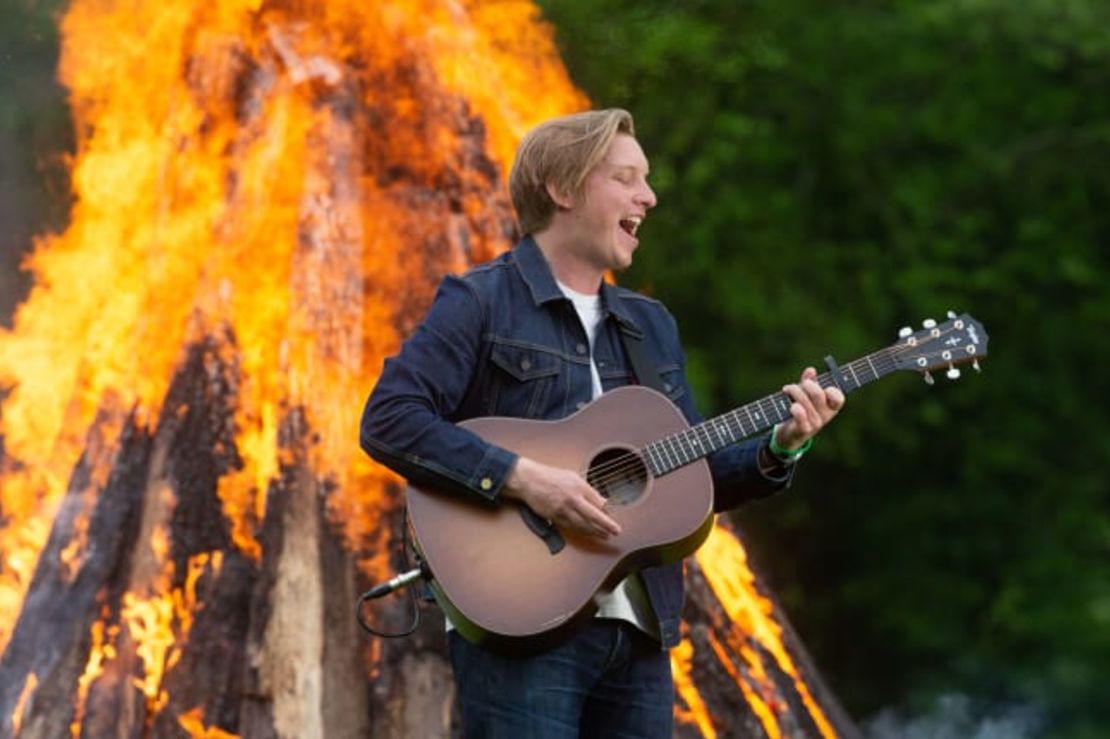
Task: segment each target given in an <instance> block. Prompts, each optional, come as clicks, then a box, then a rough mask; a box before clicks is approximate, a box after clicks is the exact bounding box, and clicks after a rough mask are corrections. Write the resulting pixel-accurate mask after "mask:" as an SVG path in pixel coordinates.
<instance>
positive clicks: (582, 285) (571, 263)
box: [532, 228, 605, 295]
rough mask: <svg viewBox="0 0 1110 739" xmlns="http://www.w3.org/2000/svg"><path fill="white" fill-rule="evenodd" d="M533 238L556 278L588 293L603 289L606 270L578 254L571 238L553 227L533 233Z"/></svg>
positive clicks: (581, 291)
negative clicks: (562, 235)
mask: <svg viewBox="0 0 1110 739" xmlns="http://www.w3.org/2000/svg"><path fill="white" fill-rule="evenodd" d="M532 238H533V239H535V241H536V245H537V246H539V247H540V251H541V252H542V253H543V256H544V259H546V260H547V266H548V267H550V268H551V274H553V275H555V279H556V280H558V281H559V282H561V283H563V284H564V285H566V286H567V287H569V288H570V289H571V290H574V291H575V292H579V293H584V294H586V295H596V294H597V293H598V292H599V291H600V290H601V282H602V280H603V279H604V277H605V270H604V269H601V268H600V267H598V266H597V265H596V264H593V263H592V262H590V261H589V260H587V259H584V258H583V257H582V256H581V255H579V254H577V253H576V252H575V250H574V248H573V245H572V242H571V241H570V239H567V238H563V237H561V234H559V233H558V231H556V230H555V229H553V228H548V229H546V230H544V231H541V232H540V233H537V234H533V235H532Z"/></svg>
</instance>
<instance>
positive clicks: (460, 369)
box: [359, 276, 517, 502]
mask: <svg viewBox="0 0 1110 739" xmlns="http://www.w3.org/2000/svg"><path fill="white" fill-rule="evenodd" d="M484 310H485V309H484V307H483V305H482V303H481V301H480V300H479V297H478V295H477V293H476V292H475V291H474V290H473V288H471V287H470V285H468V284H467V283H466V282H465V281H464V280H462V279H459V278H457V277H453V276H449V277H447V278H445V279H444V281H443V282H442V283H441V284H440V286H439V290H438V291H437V293H436V297H435V300H434V301H433V303H432V307H431V308H430V309H429V311H428V314H427V316H426V317H425V319H424V322H423V323H422V324H421V325H420V326H419V327H418V328H417V330H416V332H415V333H414V334H413V335H412V337H411V338H409V339H408V340H407V341H406V342H405V343H404V345H403V346H402V347H401V351H400V352H399V353H398V354H397V355H396V356H394V357H391V358H389V359H387V360H386V361H385V364H384V366H383V367H382V374H381V377H380V378H379V379H378V383H377V385H376V386H375V387H374V390H373V391H372V392H371V393H370V397H369V398H368V399H367V401H366V407H365V408H364V410H363V413H362V423H361V426H360V434H359V439H360V442H361V445H362V448H363V449H364V450H365V451H366V453H367V454H369V455H370V456H371V457H372V458H374V459H375V460H377V461H378V462H381V463H382V464H384V465H386V466H387V467H389V468H390V469H392V470H394V471H395V472H397V473H399V474H401V475H403V476H404V477H405V478H406V479H408V481H409V482H410V483H412V484H414V485H420V486H425V487H432V488H436V489H440V490H446V491H451V492H457V493H461V494H469V495H476V496H478V497H479V498H480V499H482V500H485V501H487V502H494V501H496V500H497V498H498V493H499V491H500V490H501V487H502V485H503V483H504V480H505V477H506V476H507V475H508V474H509V472H510V470H511V469H512V467H513V465H514V464H516V459H517V456H516V455H515V454H513V453H512V452H509V451H508V450H506V449H504V448H502V447H499V446H496V445H493V444H490V443H488V442H486V441H483V440H482V439H481V438H479V437H478V436H477V435H476V434H474V433H472V432H470V431H468V430H466V429H465V428H461V427H459V426H457V425H455V424H454V423H452V422H451V421H449V420H447V419H448V418H450V417H451V416H452V415H453V414H454V413H455V411H456V410H457V409H458V407H459V405H460V403H461V402H462V400H463V398H464V397H465V394H466V391H467V388H468V387H469V385H470V382H471V380H472V379H473V377H474V374H475V372H476V371H477V363H478V357H479V346H480V340H481V335H482V326H483V324H484V322H485V320H484V318H485V317H484Z"/></svg>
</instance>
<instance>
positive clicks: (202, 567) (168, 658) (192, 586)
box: [120, 529, 223, 717]
mask: <svg viewBox="0 0 1110 739" xmlns="http://www.w3.org/2000/svg"><path fill="white" fill-rule="evenodd" d="M159 531H161V529H157V530H156V532H155V533H158V532H159ZM162 538H163V537H157V536H156V537H152V539H153V543H155V547H154V548H155V550H156V551H158V550H159V549H161V548H162V547H164V546H165V544H164V543H162V544H159V543H158V542H159V541H160V540H161V539H162ZM222 564H223V552H219V551H217V552H211V553H208V552H205V553H201V554H197V555H194V556H193V557H190V558H189V561H188V564H187V570H186V574H185V581H184V583H183V584H182V586H181V587H179V588H171V589H167V590H163V591H162V592H158V593H155V594H153V595H150V596H147V597H140V596H138V595H136V594H135V593H130V592H129V593H124V595H123V608H122V610H121V613H120V616H121V621H122V622H123V623H124V624H126V626H127V630H128V634H129V635H130V637H131V639H132V641H133V642H134V643H135V653H136V654H137V655H138V657H139V659H140V660H141V661H142V663H143V676H142V677H136V678H134V679H133V683H134V685H135V687H136V688H138V689H139V690H140V691H141V692H142V694H143V695H144V696H145V698H146V705H147V716H148V717H152V716H155V715H157V714H158V713H159V712H160V711H161V710H162V709H163V708H164V707H165V705H166V702H167V701H168V700H169V694H168V693H167V692H166V691H165V689H164V688H163V687H162V681H163V678H164V676H165V673H166V672H167V671H169V670H171V669H173V667H174V665H176V664H177V662H178V660H179V659H181V654H182V652H183V650H184V648H185V645H186V644H187V643H188V641H189V632H190V631H191V630H192V628H193V615H194V613H195V611H196V610H197V609H198V607H200V608H202V607H203V604H200V605H199V606H198V604H197V598H196V586H197V581H198V580H199V578H200V577H201V576H202V575H203V574H205V573H206V572H211V573H213V574H214V573H216V572H218V571H219V569H220V567H221V565H222ZM172 571H173V563H172V562H167V563H166V570H165V571H164V575H165V576H166V577H167V578H168V577H169V576H171V575H172Z"/></svg>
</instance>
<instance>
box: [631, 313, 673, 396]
mask: <svg viewBox="0 0 1110 739" xmlns="http://www.w3.org/2000/svg"><path fill="white" fill-rule="evenodd" d="M620 330H621V342H622V343H623V344H624V351H625V352H626V353H627V354H628V359H629V361H630V362H632V374H634V375H636V381H637V382H638V383H640V384H641V385H643V386H644V387H650V388H651V389H652V390H658V391H659V392H661V393H663V394H664V395H665V394H666V392H667V391H666V390H665V389H664V388H663V378H661V377H660V376H659V372H658V371H656V369H655V365H654V364H652V363H651V360H650V359H648V355H647V350H646V349H644V338H643V335H642V334H639V333H633V330H632V328H630V327H628V326H625V325H624V324H623V323H622V324H620Z"/></svg>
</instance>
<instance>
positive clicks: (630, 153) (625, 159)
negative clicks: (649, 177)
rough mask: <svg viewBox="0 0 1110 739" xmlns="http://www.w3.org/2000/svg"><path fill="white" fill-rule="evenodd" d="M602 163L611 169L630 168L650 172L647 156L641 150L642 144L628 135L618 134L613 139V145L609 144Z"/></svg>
mask: <svg viewBox="0 0 1110 739" xmlns="http://www.w3.org/2000/svg"><path fill="white" fill-rule="evenodd" d="M601 163H602V164H604V165H608V166H609V167H611V168H624V167H629V168H632V169H637V170H641V171H644V172H646V171H647V170H648V160H647V156H646V155H645V154H644V150H643V149H642V148H640V142H638V141H636V139H634V138H633V137H631V136H629V135H628V134H626V133H618V134H617V135H616V136H614V137H613V143H611V144H609V149H608V151H606V152H605V156H604V157H602V158H601Z"/></svg>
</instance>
